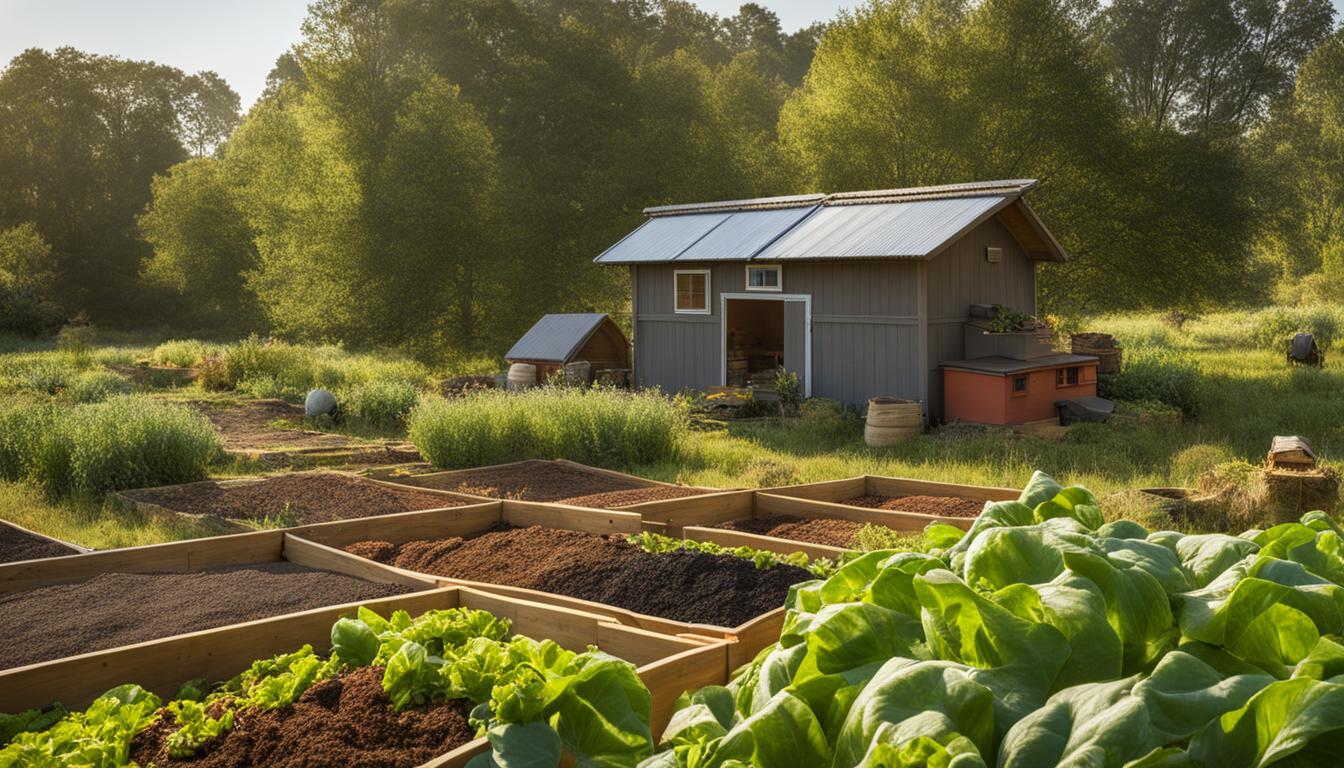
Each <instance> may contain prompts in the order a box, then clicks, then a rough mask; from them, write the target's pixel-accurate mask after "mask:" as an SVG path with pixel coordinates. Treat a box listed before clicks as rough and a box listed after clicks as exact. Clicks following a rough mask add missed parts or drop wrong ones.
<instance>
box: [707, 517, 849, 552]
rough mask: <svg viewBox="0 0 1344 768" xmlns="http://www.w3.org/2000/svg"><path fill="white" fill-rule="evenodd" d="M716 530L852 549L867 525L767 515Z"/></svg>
mask: <svg viewBox="0 0 1344 768" xmlns="http://www.w3.org/2000/svg"><path fill="white" fill-rule="evenodd" d="M714 527H715V528H727V529H728V530H731V531H741V532H743V533H755V534H758V535H760V536H774V537H775V538H778V539H793V540H794V541H806V542H810V543H812V544H825V545H827V546H831V547H848V546H849V545H850V543H851V542H853V541H854V537H855V536H857V535H858V533H859V531H861V530H863V523H856V522H854V521H853V520H839V519H836V518H832V517H812V518H806V519H803V518H798V517H790V516H788V515H766V516H765V517H752V518H748V519H746V520H731V521H729V522H726V523H723V524H721V525H716V526H714Z"/></svg>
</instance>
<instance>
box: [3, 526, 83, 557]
mask: <svg viewBox="0 0 1344 768" xmlns="http://www.w3.org/2000/svg"><path fill="white" fill-rule="evenodd" d="M0 526H4V527H6V528H9V529H12V530H15V531H18V532H19V533H23V534H26V535H28V536H32V537H33V538H35V539H41V540H42V541H47V542H51V543H52V544H60V545H61V546H62V547H69V548H70V549H71V550H73V551H72V552H71V553H70V554H69V555H55V557H70V556H72V555H80V554H84V553H85V552H91V551H92V550H91V549H89V548H88V547H81V546H80V545H78V544H72V543H71V542H68V541H65V540H63V539H58V538H56V537H54V536H48V535H46V534H45V533H38V532H37V531H30V530H28V529H27V528H24V527H23V526H22V525H19V524H18V523H11V522H10V521H8V520H3V519H0ZM38 559H39V560H50V559H51V558H50V557H40V558H38ZM24 562H28V561H26V560H12V561H10V562H9V563H0V565H12V564H13V563H24Z"/></svg>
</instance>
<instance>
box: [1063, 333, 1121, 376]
mask: <svg viewBox="0 0 1344 768" xmlns="http://www.w3.org/2000/svg"><path fill="white" fill-rule="evenodd" d="M1069 342H1070V344H1071V346H1072V351H1073V354H1075V355H1093V356H1095V357H1096V358H1098V359H1099V361H1100V362H1099V364H1098V366H1097V373H1119V372H1120V363H1121V356H1122V354H1123V352H1122V350H1121V347H1120V343H1119V342H1117V341H1116V340H1115V337H1114V336H1112V335H1110V334H1109V333H1075V334H1072V335H1071V336H1070V337H1069Z"/></svg>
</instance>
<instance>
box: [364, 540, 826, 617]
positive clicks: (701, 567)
mask: <svg viewBox="0 0 1344 768" xmlns="http://www.w3.org/2000/svg"><path fill="white" fill-rule="evenodd" d="M346 551H347V552H351V553H353V554H356V555H360V556H362V557H367V558H370V559H372V560H377V561H378V562H382V563H389V564H392V565H396V566H398V567H400V568H407V569H410V570H415V571H420V572H423V573H430V574H434V575H437V576H447V577H451V578H458V579H467V580H470V581H483V582H492V583H495V584H506V585H509V586H514V587H524V588H527V589H539V590H542V591H544V592H551V593H554V594H559V595H567V596H569V597H575V598H579V599H582V600H594V601H597V602H600V603H606V604H607V605H614V606H616V607H619V608H625V609H627V610H631V611H635V612H637V613H645V614H650V615H653V616H661V617H663V618H666V619H673V620H676V621H687V622H694V623H702V624H716V625H718V626H724V627H732V626H737V625H738V624H742V623H744V622H746V621H749V620H751V619H753V618H755V617H757V616H760V615H761V614H763V613H767V612H769V611H771V610H773V609H775V608H778V607H780V606H781V605H783V604H784V598H785V596H787V594H788V591H789V586H790V585H792V584H796V583H797V582H800V581H807V580H808V579H811V578H812V575H811V574H810V573H808V572H807V571H806V570H804V569H802V568H795V567H793V566H788V565H777V566H775V567H773V568H770V569H767V570H758V569H757V568H756V566H755V565H753V564H752V562H751V561H750V560H745V559H743V558H740V557H733V556H731V555H703V554H693V553H688V552H677V553H673V554H661V555H655V554H651V553H649V552H645V551H644V550H642V549H640V548H639V547H636V546H633V545H631V544H629V543H627V542H626V541H625V539H624V538H623V537H621V536H601V535H598V534H592V533H580V532H578V531H568V530H560V529H555V528H544V527H541V526H533V527H531V528H506V527H499V528H496V529H494V530H491V531H489V532H487V533H484V534H481V535H480V536H475V537H473V538H470V539H461V538H451V539H442V540H437V541H409V542H406V543H405V544H402V545H401V546H396V545H393V544H389V543H388V542H378V541H363V542H358V543H356V544H352V545H350V546H348V547H346Z"/></svg>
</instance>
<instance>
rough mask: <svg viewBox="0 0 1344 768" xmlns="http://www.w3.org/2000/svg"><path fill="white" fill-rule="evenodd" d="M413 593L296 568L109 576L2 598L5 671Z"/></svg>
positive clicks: (259, 566) (0, 613)
mask: <svg viewBox="0 0 1344 768" xmlns="http://www.w3.org/2000/svg"><path fill="white" fill-rule="evenodd" d="M410 591H411V588H410V587H405V586H401V585H393V584H378V583H375V582H372V581H364V580H363V579H357V578H355V577H353V576H346V575H344V574H340V573H333V572H331V571H320V570H317V569H314V568H305V567H303V566H299V565H294V564H293V563H259V564H254V565H238V566H230V567H227V568H218V569H214V570H208V571H197V572H194V573H104V574H100V575H98V576H95V577H93V578H92V579H89V580H88V581H83V582H78V583H75V584H58V585H56V586H51V587H41V588H39V589H30V590H27V591H25V592H15V593H12V594H8V595H3V596H0V616H4V617H5V631H4V638H5V652H4V653H3V654H0V669H8V668H10V667H20V666H23V665H25V664H36V663H37V662H40V661H50V660H51V659H59V658H62V657H65V656H73V655H75V654H79V653H88V652H90V651H99V650H103V649H106V648H114V647H116V646H120V645H128V644H130V643H139V642H143V641H145V640H156V639H158V638H161V637H170V636H172V635H180V634H183V633H185V632H195V631H197V630H201V629H211V628H214V627H221V626H224V625H226V624H236V623H239V622H244V621H252V620H253V619H262V618H266V617H269V616H279V615H282V614H286V613H293V612H294V611H303V610H307V609H309V608H320V607H322V606H325V605H339V604H341V603H353V602H358V601H360V600H371V599H374V598H379V597H389V596H392V595H399V594H403V593H406V592H410Z"/></svg>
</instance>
